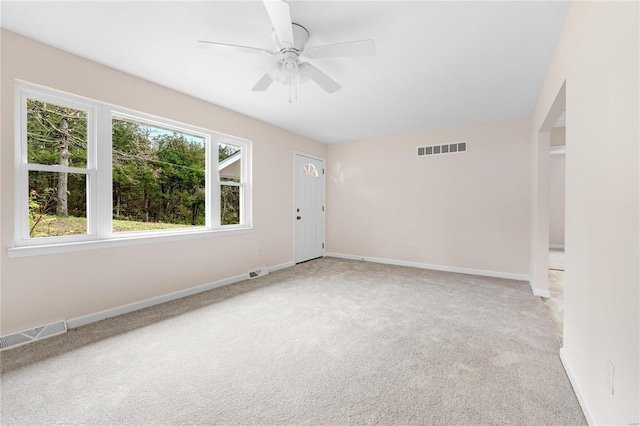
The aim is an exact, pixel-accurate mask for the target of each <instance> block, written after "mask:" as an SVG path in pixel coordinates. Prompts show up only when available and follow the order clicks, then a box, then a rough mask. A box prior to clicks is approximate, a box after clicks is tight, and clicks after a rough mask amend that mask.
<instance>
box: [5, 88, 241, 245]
mask: <svg viewBox="0 0 640 426" xmlns="http://www.w3.org/2000/svg"><path fill="white" fill-rule="evenodd" d="M27 99H35V100H42V101H45V102H51V103H55V104H57V105H61V106H66V107H71V108H75V109H80V110H83V111H85V112H86V113H87V167H86V169H85V168H77V167H68V168H61V167H60V166H56V165H40V164H29V163H28V157H27V155H28V152H27V135H26V132H27V117H26V111H27V109H26V102H27ZM14 113H15V116H14V139H15V140H14V178H15V185H14V190H15V194H14V203H15V206H14V215H15V216H14V247H12V248H9V249H8V255H9V257H23V256H31V255H39V254H50V253H59V252H71V251H80V250H87V249H93V248H104V247H119V246H123V245H137V244H148V243H154V242H163V241H173V240H179V239H185V238H186V239H190V238H200V237H211V236H215V235H230V234H237V233H246V232H251V231H252V229H253V223H252V211H251V199H252V194H251V189H252V181H251V145H252V143H251V141H250V140H247V139H242V138H239V137H236V136H231V135H226V134H222V133H219V132H215V131H212V130H208V129H204V128H201V127H198V126H194V125H190V124H186V123H181V122H178V121H175V120H171V119H167V118H163V117H159V116H156V115H152V114H148V113H143V112H140V111H136V110H133V109H129V108H125V107H120V106H117V105H113V104H109V103H105V102H100V101H96V100H93V99H89V98H85V97H82V96H78V95H73V94H70V93H66V92H62V91H59V90H56V89H51V88H48V87H44V86H40V85H36V84H32V83H28V82H24V81H20V80H15V82H14ZM113 118H122V119H126V120H131V121H134V122H142V123H144V124H149V125H152V126H158V127H161V128H165V129H168V130H175V131H176V132H181V133H186V134H189V135H193V136H196V137H201V138H203V139H204V140H205V147H206V151H205V153H206V154H205V155H206V157H207V158H206V161H207V163H206V170H205V173H206V177H205V179H206V183H205V206H206V207H205V209H206V214H205V217H206V223H205V226H199V227H188V228H184V229H167V230H150V231H139V232H126V233H125V232H118V233H115V232H113V230H112V227H113V182H112V178H113V172H112V146H113V141H112V125H111V123H112V119H113ZM107 123H108V125H107ZM218 143H228V144H231V145H236V146H240V147H241V148H242V154H241V158H240V160H239V161H241V173H242V177H241V183H240V184H237V185H239V186H240V187H241V195H240V203H241V206H240V208H241V210H240V213H241V217H240V224H235V225H221V224H220V200H219V188H220V177H219V170H218V155H217V152H218ZM30 170H31V171H33V170H40V171H48V172H60V171H68V172H70V173H82V174H85V175H86V176H87V234H83V235H69V236H60V237H46V238H29V211H28V192H29V188H28V187H29V179H28V174H29V171H30Z"/></svg>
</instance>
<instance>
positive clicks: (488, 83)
mask: <svg viewBox="0 0 640 426" xmlns="http://www.w3.org/2000/svg"><path fill="white" fill-rule="evenodd" d="M289 3H290V5H291V15H292V18H293V21H294V22H296V23H299V24H301V25H303V26H304V27H306V28H307V29H308V30H309V33H310V39H309V42H308V43H307V46H312V45H322V44H329V43H337V42H342V41H351V40H360V39H366V38H372V39H374V40H375V42H376V45H377V54H376V56H375V57H360V58H334V59H314V60H308V61H309V62H311V63H313V64H314V65H315V66H317V67H318V68H319V69H321V70H322V71H324V72H325V73H326V74H328V75H330V76H331V77H332V78H334V79H335V80H336V81H337V82H338V83H340V84H341V85H342V89H341V90H340V91H338V92H337V93H335V94H332V95H328V94H326V93H325V92H324V91H322V90H321V89H320V88H319V87H318V86H316V85H315V83H313V82H307V83H305V84H304V85H302V86H301V87H300V93H299V99H298V101H297V102H294V103H292V104H290V103H289V102H288V88H287V87H286V86H284V85H280V84H277V83H274V84H273V85H272V86H271V87H270V88H269V90H268V91H267V92H262V93H261V92H252V91H251V90H250V89H251V87H253V85H254V84H255V83H256V82H257V81H258V79H260V77H261V76H262V75H263V74H264V73H265V72H266V71H267V69H268V68H269V66H270V65H271V63H272V62H273V58H271V57H268V56H260V55H251V54H243V53H234V52H227V51H222V50H220V51H216V50H205V49H201V48H199V47H198V46H197V45H196V41H197V40H210V41H218V42H223V43H230V44H243V45H248V46H255V47H262V48H267V49H274V45H273V41H272V39H271V25H270V22H269V18H268V16H267V13H266V10H265V8H264V5H263V4H262V2H260V1H200V2H169V1H138V2H125V1H102V2H98V1H83V2H80V1H70V2H58V1H46V2H18V1H2V2H1V8H2V9H1V15H0V18H1V24H2V27H3V28H6V29H9V30H11V31H14V32H17V33H20V34H23V35H25V36H27V37H30V38H33V39H35V40H39V41H41V42H44V43H47V44H50V45H53V46H55V47H58V48H61V49H63V50H66V51H69V52H72V53H75V54H77V55H80V56H83V57H86V58H89V59H91V60H94V61H96V62H99V63H102V64H105V65H108V66H111V67H113V68H116V69H119V70H122V71H125V72H127V73H130V74H133V75H136V76H138V77H141V78H144V79H146V80H150V81H152V82H155V83H158V84H161V85H163V86H167V87H170V88H172V89H175V90H178V91H180V92H184V93H187V94H189V95H192V96H195V97H198V98H201V99H204V100H206V101H209V102H212V103H214V104H218V105H221V106H223V107H226V108H229V109H231V110H234V111H238V112H241V113H243V114H246V115H249V116H251V117H255V118H258V119H260V120H263V121H266V122H268V123H272V124H274V125H276V126H279V127H282V128H285V129H288V130H291V131H293V132H296V133H299V134H302V135H304V136H307V137H309V138H312V139H315V140H317V141H321V142H325V143H334V142H342V141H348V140H358V139H364V138H371V137H379V136H385V135H390V134H399V133H408V132H415V131H420V130H426V129H433V128H442V127H448V126H458V125H465V124H471V123H477V122H483V121H491V120H498V119H503V118H511V117H521V116H527V115H529V114H530V113H531V111H532V109H533V105H534V102H535V99H536V95H537V94H538V90H539V89H540V87H541V85H542V81H543V78H544V75H545V72H546V69H547V67H548V65H549V62H550V60H551V56H552V54H553V50H554V48H555V45H556V42H557V40H558V36H559V34H560V30H561V27H562V24H563V22H564V19H565V17H566V14H567V10H568V5H569V3H568V2H565V1H550V2H545V1H532V2H523V1H502V2H484V1H473V2H432V1H409V2H400V1H390V2H383V1H290V2H289ZM305 60H307V59H305Z"/></svg>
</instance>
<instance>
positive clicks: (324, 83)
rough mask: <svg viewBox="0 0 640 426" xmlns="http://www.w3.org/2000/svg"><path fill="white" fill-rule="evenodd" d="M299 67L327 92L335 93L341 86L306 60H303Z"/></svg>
mask: <svg viewBox="0 0 640 426" xmlns="http://www.w3.org/2000/svg"><path fill="white" fill-rule="evenodd" d="M299 68H301V69H302V72H305V73H308V74H309V78H310V79H311V80H313V81H315V82H316V84H317V85H318V86H320V87H322V88H323V89H324V91H325V92H327V93H335V92H337V91H338V90H340V89H341V88H342V86H340V85H339V84H338V83H337V82H336V81H335V80H334V79H332V78H331V77H329V76H328V75H326V74H325V73H323V72H322V71H320V70H319V69H318V68H316V67H314V66H313V65H311V64H310V63H308V62H303V63H302V64H300V66H299Z"/></svg>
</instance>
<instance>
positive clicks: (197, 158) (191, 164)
mask: <svg viewBox="0 0 640 426" xmlns="http://www.w3.org/2000/svg"><path fill="white" fill-rule="evenodd" d="M15 87H16V246H17V247H20V246H38V245H47V246H51V245H56V244H58V243H73V242H87V241H108V240H116V239H122V238H127V239H135V237H136V236H144V237H145V238H146V237H150V236H158V237H163V236H172V235H182V234H194V233H200V234H202V233H203V232H205V233H206V232H207V231H216V230H234V229H248V228H250V227H251V202H250V201H251V187H250V150H251V143H250V142H249V141H246V140H243V139H240V138H236V137H233V136H228V135H222V134H219V133H216V132H212V131H209V130H206V129H202V128H198V127H194V126H190V125H187V124H183V123H177V122H174V121H171V120H166V119H162V118H158V117H154V116H150V115H148V114H144V113H140V112H137V111H131V110H127V109H124V108H120V107H117V106H113V105H109V104H104V103H101V102H97V101H93V100H90V99H85V98H81V97H78V96H73V95H69V94H66V93H61V92H58V91H54V90H51V89H46V88H42V87H39V86H34V85H30V84H27V83H16V86H15ZM216 147H217V149H216Z"/></svg>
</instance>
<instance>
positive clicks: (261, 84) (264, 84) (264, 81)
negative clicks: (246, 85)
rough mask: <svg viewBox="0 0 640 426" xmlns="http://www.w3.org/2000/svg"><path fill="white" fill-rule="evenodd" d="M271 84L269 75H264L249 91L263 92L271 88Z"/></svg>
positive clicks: (271, 80)
mask: <svg viewBox="0 0 640 426" xmlns="http://www.w3.org/2000/svg"><path fill="white" fill-rule="evenodd" d="M271 83H273V79H272V78H271V77H270V76H269V73H266V74H265V75H263V76H262V78H261V79H260V80H258V82H257V83H256V85H255V86H253V88H252V89H251V90H253V91H254V92H264V91H265V90H267V89H268V88H269V86H271Z"/></svg>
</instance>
